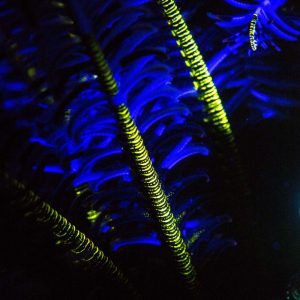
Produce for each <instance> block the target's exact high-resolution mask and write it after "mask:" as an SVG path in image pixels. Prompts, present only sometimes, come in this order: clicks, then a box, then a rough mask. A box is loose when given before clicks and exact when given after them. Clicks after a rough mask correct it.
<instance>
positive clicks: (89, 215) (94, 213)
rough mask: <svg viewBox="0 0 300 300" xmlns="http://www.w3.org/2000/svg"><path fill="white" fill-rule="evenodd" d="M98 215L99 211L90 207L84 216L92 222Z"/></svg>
mask: <svg viewBox="0 0 300 300" xmlns="http://www.w3.org/2000/svg"><path fill="white" fill-rule="evenodd" d="M100 215H101V211H97V210H94V209H91V210H89V211H88V212H87V213H86V218H87V220H88V221H90V222H91V223H92V224H94V223H95V222H96V221H97V219H98V217H99V216H100Z"/></svg>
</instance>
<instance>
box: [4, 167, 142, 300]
mask: <svg viewBox="0 0 300 300" xmlns="http://www.w3.org/2000/svg"><path fill="white" fill-rule="evenodd" d="M1 175H2V177H3V178H4V179H5V180H6V181H7V182H8V186H9V187H11V188H13V189H14V190H17V193H18V194H19V196H20V197H19V198H18V199H17V200H16V201H15V203H14V204H15V205H18V206H19V207H21V208H22V209H23V210H24V211H25V216H31V217H33V218H34V219H35V220H36V221H37V222H39V223H42V224H44V225H46V226H47V227H48V228H49V229H50V230H51V232H52V234H53V235H54V237H55V239H56V240H57V242H56V244H62V245H64V246H68V248H69V249H70V251H71V253H72V254H73V255H74V260H76V261H79V262H81V263H82V264H83V266H84V267H88V268H93V269H95V268H99V269H101V270H102V271H103V272H104V273H105V274H106V275H107V276H108V277H110V278H113V280H114V281H115V282H117V283H118V284H119V285H120V286H121V287H122V288H124V289H125V290H127V291H128V292H129V293H130V294H131V295H132V297H134V298H135V299H139V298H140V296H139V295H138V294H137V292H136V291H135V290H134V289H133V287H132V286H131V285H130V284H129V282H128V279H127V278H126V277H125V275H124V274H123V273H122V272H121V271H120V269H119V268H118V267H117V266H116V265H115V264H114V262H113V261H112V260H111V259H110V258H109V257H107V256H106V255H105V254H104V252H103V251H102V250H101V249H100V248H99V247H97V246H96V245H95V244H94V243H93V242H92V241H91V240H90V239H89V238H88V237H87V236H86V235H85V234H84V233H82V232H81V231H79V230H78V229H76V227H75V226H74V225H73V224H72V223H70V222H69V221H68V220H67V219H66V218H65V217H63V216H62V215H61V214H59V213H58V211H56V210H55V209H54V208H52V207H51V206H50V205H49V204H48V203H47V202H45V201H42V200H41V199H40V197H39V196H37V195H36V194H35V193H34V192H32V191H30V190H27V189H26V187H25V185H24V184H22V183H20V182H19V181H17V180H15V179H12V178H10V176H9V175H8V174H7V173H4V172H1Z"/></svg>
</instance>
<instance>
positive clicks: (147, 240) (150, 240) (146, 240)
mask: <svg viewBox="0 0 300 300" xmlns="http://www.w3.org/2000/svg"><path fill="white" fill-rule="evenodd" d="M128 245H153V246H161V242H160V240H158V239H156V238H154V237H140V238H134V239H130V240H125V241H115V242H113V243H112V251H118V250H119V249H120V248H121V247H125V246H128Z"/></svg>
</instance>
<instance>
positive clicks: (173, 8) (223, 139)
mask: <svg viewBox="0 0 300 300" xmlns="http://www.w3.org/2000/svg"><path fill="white" fill-rule="evenodd" d="M157 3H158V5H160V6H161V7H162V9H163V12H164V15H165V17H166V19H167V21H168V25H169V26H170V27H171V32H172V35H173V36H174V38H175V39H176V42H177V44H178V46H179V48H180V53H181V55H182V56H183V58H184V61H185V64H186V65H187V67H188V68H189V69H190V75H191V77H192V80H193V84H194V87H195V89H196V90H197V91H198V92H199V95H198V99H199V100H200V101H202V102H203V103H204V110H205V113H206V116H205V118H204V122H205V123H208V124H209V125H210V127H209V129H210V130H211V134H212V137H213V143H214V144H215V146H216V149H217V152H218V153H217V156H218V157H219V159H220V161H221V165H222V168H223V172H224V174H225V176H224V177H225V178H226V179H225V180H226V181H227V183H226V187H225V188H226V189H228V190H229V191H230V193H232V192H233V191H236V192H238V194H240V191H241V192H242V194H243V195H244V196H247V195H248V193H249V191H248V187H247V185H246V183H245V181H244V178H243V177H244V174H243V172H242V167H241V164H240V158H239V155H238V151H237V147H236V143H235V138H234V135H233V132H232V129H231V126H230V123H229V121H228V118H227V114H226V112H225V110H224V108H223V105H222V101H221V99H220V96H219V94H218V91H217V88H216V86H215V84H214V82H213V80H212V77H211V75H210V73H209V71H208V69H207V67H206V64H205V61H204V60H203V57H202V55H201V53H200V51H199V48H198V46H197V44H196V42H195V41H194V38H193V36H192V34H191V33H190V31H189V29H188V26H187V25H186V23H185V21H184V19H183V17H182V15H181V14H180V11H179V9H178V7H177V5H176V3H175V1H173V0H157ZM228 173H229V175H228ZM224 174H223V175H224ZM233 186H234V187H233ZM232 187H233V188H232ZM237 187H239V188H240V191H239V188H237Z"/></svg>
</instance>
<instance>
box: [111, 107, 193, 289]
mask: <svg viewBox="0 0 300 300" xmlns="http://www.w3.org/2000/svg"><path fill="white" fill-rule="evenodd" d="M117 115H118V120H119V123H120V125H121V128H122V132H123V135H124V137H125V138H126V142H127V145H128V150H129V153H130V154H131V156H132V159H133V161H134V163H135V167H136V170H137V174H138V177H139V178H140V181H141V183H142V185H143V188H144V192H145V193H146V196H147V198H148V200H149V205H150V208H151V216H152V218H153V219H154V220H155V221H156V222H157V223H158V224H159V230H160V231H161V235H162V238H163V239H164V243H165V245H166V246H167V248H168V250H169V251H170V253H171V254H172V256H173V261H174V263H175V266H176V268H177V270H178V272H179V274H180V276H181V278H182V280H183V281H184V282H185V284H186V286H187V288H188V289H189V290H191V291H195V292H196V289H197V284H196V272H195V269H194V267H193V265H192V262H191V257H190V254H189V253H188V251H187V250H186V245H185V243H184V241H183V239H182V237H181V233H180V230H179V228H178V226H177V224H176V219H175V217H174V216H173V214H172V213H171V208H170V205H169V202H168V199H167V196H166V194H165V192H164V191H163V189H162V187H161V182H160V180H159V178H158V175H157V173H156V171H155V170H154V167H153V165H152V162H151V159H150V157H149V154H148V151H147V149H146V147H145V145H144V142H143V139H142V137H141V135H140V134H139V131H138V129H137V127H136V125H135V124H134V121H133V119H132V117H131V116H130V113H129V110H128V108H127V106H126V105H124V104H121V105H119V106H118V109H117Z"/></svg>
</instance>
